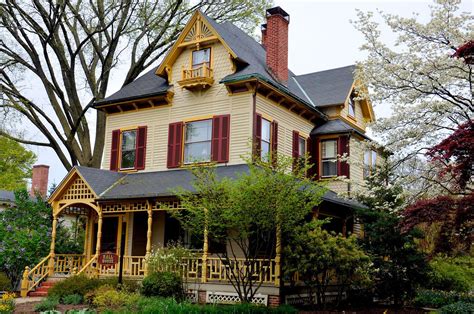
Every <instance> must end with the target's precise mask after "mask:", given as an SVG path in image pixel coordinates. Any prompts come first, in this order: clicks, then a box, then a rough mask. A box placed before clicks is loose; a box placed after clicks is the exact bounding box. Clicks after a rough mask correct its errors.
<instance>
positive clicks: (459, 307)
mask: <svg viewBox="0 0 474 314" xmlns="http://www.w3.org/2000/svg"><path fill="white" fill-rule="evenodd" d="M439 312H440V313H441V314H466V313H474V303H467V302H456V303H453V304H449V305H445V306H443V307H442V308H441V309H440V310H439Z"/></svg>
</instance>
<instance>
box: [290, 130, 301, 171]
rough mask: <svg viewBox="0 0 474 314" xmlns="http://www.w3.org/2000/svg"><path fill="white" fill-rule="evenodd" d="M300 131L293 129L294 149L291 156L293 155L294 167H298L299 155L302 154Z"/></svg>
mask: <svg viewBox="0 0 474 314" xmlns="http://www.w3.org/2000/svg"><path fill="white" fill-rule="evenodd" d="M299 139H300V133H299V132H298V131H293V149H292V153H291V156H292V157H293V169H295V168H296V164H297V162H298V157H299V155H300V145H299V143H298V142H299Z"/></svg>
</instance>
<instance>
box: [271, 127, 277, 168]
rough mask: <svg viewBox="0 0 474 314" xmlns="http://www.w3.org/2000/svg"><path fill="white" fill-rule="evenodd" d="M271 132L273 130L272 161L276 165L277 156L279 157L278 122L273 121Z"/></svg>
mask: <svg viewBox="0 0 474 314" xmlns="http://www.w3.org/2000/svg"><path fill="white" fill-rule="evenodd" d="M271 132H272V152H271V157H272V163H273V165H276V162H277V158H278V122H277V121H272V125H271Z"/></svg>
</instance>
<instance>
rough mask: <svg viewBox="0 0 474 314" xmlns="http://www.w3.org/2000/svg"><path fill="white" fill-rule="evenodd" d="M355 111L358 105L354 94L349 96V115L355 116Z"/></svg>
mask: <svg viewBox="0 0 474 314" xmlns="http://www.w3.org/2000/svg"><path fill="white" fill-rule="evenodd" d="M355 111H356V106H355V100H354V95H351V97H349V116H351V117H353V118H355Z"/></svg>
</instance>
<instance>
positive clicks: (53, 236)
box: [48, 203, 58, 276]
mask: <svg viewBox="0 0 474 314" xmlns="http://www.w3.org/2000/svg"><path fill="white" fill-rule="evenodd" d="M57 209H58V208H57V204H56V203H55V204H53V229H52V230H51V245H50V247H49V261H48V276H52V275H53V274H54V258H55V254H54V247H55V245H56V228H57V225H58V216H57V215H56V213H57Z"/></svg>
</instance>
